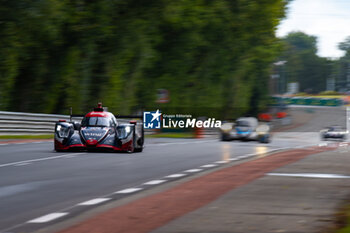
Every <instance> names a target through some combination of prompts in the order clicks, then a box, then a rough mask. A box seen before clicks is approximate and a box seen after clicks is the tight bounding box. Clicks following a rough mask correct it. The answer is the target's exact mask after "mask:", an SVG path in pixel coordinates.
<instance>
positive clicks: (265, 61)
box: [0, 0, 287, 116]
mask: <svg viewBox="0 0 350 233" xmlns="http://www.w3.org/2000/svg"><path fill="white" fill-rule="evenodd" d="M286 4H287V0H269V1H261V0H215V1H211V0H179V1H172V0H147V1H142V0H98V1H92V0H75V1H73V0H44V1H43V0H35V1H29V0H16V1H11V0H1V4H0V109H1V110H9V111H24V112H45V113H67V112H68V109H69V107H73V110H74V112H75V113H84V112H85V111H87V110H89V109H91V107H92V106H94V105H96V103H97V101H102V102H103V103H104V105H107V106H108V107H109V109H110V110H111V111H113V112H116V113H119V114H130V113H133V112H135V111H137V110H140V109H148V110H152V109H154V108H164V109H168V110H169V111H171V109H178V108H182V109H191V108H193V109H194V108H196V109H215V111H219V112H220V113H222V114H225V116H234V115H239V114H242V113H244V112H257V111H259V110H261V109H262V108H264V107H265V106H266V104H267V102H268V88H267V87H268V82H269V78H270V73H271V64H272V63H273V62H274V61H275V60H276V58H277V57H278V56H279V55H280V53H279V51H281V48H282V43H280V40H278V39H277V38H276V36H275V31H276V27H277V26H278V24H279V22H280V20H281V19H282V18H283V17H284V16H285V10H286ZM157 89H166V90H168V91H169V93H170V99H169V102H168V103H164V104H157V103H156V99H157ZM182 113H186V112H182Z"/></svg>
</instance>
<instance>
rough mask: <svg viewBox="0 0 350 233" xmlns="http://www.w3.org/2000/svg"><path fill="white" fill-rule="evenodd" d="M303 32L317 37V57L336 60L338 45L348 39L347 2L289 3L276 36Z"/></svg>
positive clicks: (349, 8) (297, 0)
mask: <svg viewBox="0 0 350 233" xmlns="http://www.w3.org/2000/svg"><path fill="white" fill-rule="evenodd" d="M291 31H303V32H305V33H307V34H310V35H313V36H317V37H318V43H317V44H318V55H320V56H322V57H340V56H342V55H343V52H342V51H341V50H339V49H338V48H337V46H338V43H339V42H342V41H344V40H345V38H346V37H348V36H350V0H293V1H292V2H291V3H290V4H289V7H288V11H287V18H286V19H285V20H283V21H282V23H281V24H280V26H279V28H278V31H277V36H279V37H281V36H285V35H286V34H288V33H289V32H291Z"/></svg>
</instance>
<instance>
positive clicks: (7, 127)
mask: <svg viewBox="0 0 350 233" xmlns="http://www.w3.org/2000/svg"><path fill="white" fill-rule="evenodd" d="M116 117H118V116H116ZM120 117H121V116H120ZM123 117H129V118H132V117H134V116H123ZM58 120H67V121H69V120H70V116H69V115H58V114H42V113H25V112H5V111H0V135H40V134H41V135H42V134H53V133H54V130H55V123H56V122H57V121H58ZM72 120H73V121H79V122H80V121H81V120H82V115H73V116H72ZM118 121H119V122H120V123H128V122H129V121H128V120H126V119H118Z"/></svg>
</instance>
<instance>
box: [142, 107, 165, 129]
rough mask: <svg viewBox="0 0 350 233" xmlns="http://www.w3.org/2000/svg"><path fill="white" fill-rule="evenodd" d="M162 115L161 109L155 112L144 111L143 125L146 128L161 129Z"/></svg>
mask: <svg viewBox="0 0 350 233" xmlns="http://www.w3.org/2000/svg"><path fill="white" fill-rule="evenodd" d="M161 115H162V113H161V112H159V109H158V110H157V111H153V112H143V127H144V128H145V129H160V116H161Z"/></svg>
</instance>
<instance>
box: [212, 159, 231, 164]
mask: <svg viewBox="0 0 350 233" xmlns="http://www.w3.org/2000/svg"><path fill="white" fill-rule="evenodd" d="M228 162H229V161H227V160H221V161H216V162H215V163H218V164H222V163H228Z"/></svg>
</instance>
